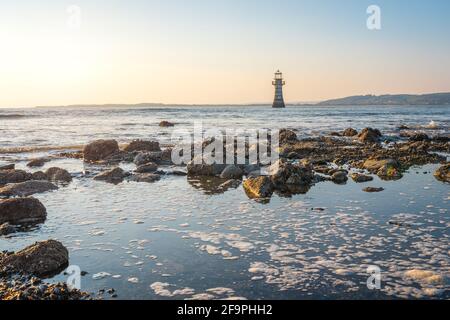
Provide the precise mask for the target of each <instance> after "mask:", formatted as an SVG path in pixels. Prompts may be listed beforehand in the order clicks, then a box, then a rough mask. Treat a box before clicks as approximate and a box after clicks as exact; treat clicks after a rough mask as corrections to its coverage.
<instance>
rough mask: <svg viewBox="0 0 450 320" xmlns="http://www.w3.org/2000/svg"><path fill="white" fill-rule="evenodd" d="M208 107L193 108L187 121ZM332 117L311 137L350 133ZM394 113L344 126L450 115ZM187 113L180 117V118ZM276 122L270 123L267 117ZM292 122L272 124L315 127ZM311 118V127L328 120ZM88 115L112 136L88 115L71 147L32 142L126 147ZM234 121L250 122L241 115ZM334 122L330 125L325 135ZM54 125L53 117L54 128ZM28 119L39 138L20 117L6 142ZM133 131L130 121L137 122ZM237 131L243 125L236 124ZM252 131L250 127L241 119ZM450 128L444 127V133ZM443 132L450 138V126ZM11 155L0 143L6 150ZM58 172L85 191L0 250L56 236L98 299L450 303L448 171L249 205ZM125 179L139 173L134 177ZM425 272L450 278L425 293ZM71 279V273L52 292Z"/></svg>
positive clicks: (318, 188) (188, 185) (65, 190)
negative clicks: (370, 281) (417, 273)
mask: <svg viewBox="0 0 450 320" xmlns="http://www.w3.org/2000/svg"><path fill="white" fill-rule="evenodd" d="M340 109H341V108H340ZM343 109H345V108H343ZM392 109H395V108H392ZM392 109H389V110H390V111H389V112H393V111H392ZM196 110H197V109H195V110H194V111H192V110H191V111H189V112H190V113H191V115H190V116H189V117H192V113H194V112H197V111H196ZM233 110H235V109H233ZM325 110H328V111H330V113H332V114H331V115H328V114H326V113H325V114H322V117H323V121H322V122H319V124H317V129H316V128H314V129H313V128H312V127H313V126H312V125H311V132H313V131H315V130H319V131H320V130H338V128H337V127H336V126H337V123H338V122H339V121H337V120H336V119H338V118H339V116H337V115H336V114H337V113H339V111H337V110H334V109H325ZM382 110H384V111H385V112H381V114H382V115H381V116H380V117H378V116H377V117H375V116H374V115H373V110H372V115H361V116H355V117H350V114H351V113H352V111H351V110H347V111H346V112H347V116H346V117H347V120H341V122H342V123H341V122H340V123H341V126H342V128H344V127H347V126H353V127H356V128H360V127H363V126H366V125H367V122H366V121H367V119H371V120H372V121H371V122H370V123H371V126H373V127H378V128H382V129H383V128H385V130H387V129H386V128H388V127H389V128H391V130H392V132H393V131H394V130H395V127H396V126H397V125H398V124H399V123H406V124H408V125H412V124H414V125H417V126H420V125H426V124H427V123H429V122H430V121H431V120H435V121H437V119H438V118H439V117H440V118H439V119H441V120H446V121H448V119H449V114H448V113H449V109H448V108H445V109H438V110H440V112H442V113H441V114H440V116H439V117H437V116H436V114H432V115H428V114H427V115H424V114H422V115H421V116H416V115H414V114H412V115H408V116H409V117H410V118H408V119H410V120H404V121H399V120H398V119H399V118H401V116H400V115H398V114H397V115H395V116H392V115H389V112H388V111H387V110H388V109H382ZM395 110H398V109H395ZM414 110H416V109H414ZM444 111H445V112H444ZM24 112H28V111H24ZM30 112H37V111H35V110H34V111H30ZM46 112H47V111H46ZM88 112H100V113H101V111H88ZM108 112H109V111H108ZM111 112H112V113H114V112H116V111H114V112H113V111H111ZM117 112H123V113H125V114H128V113H133V112H136V115H134V116H133V117H136V119H140V120H139V121H140V122H139V123H140V125H137V126H136V127H138V128H141V129H142V127H141V126H144V123H145V121H147V120H148V121H149V123H150V124H151V125H152V126H155V128H153V129H151V130H149V132H155V133H157V135H158V137H161V136H160V134H161V132H159V129H158V128H156V124H155V121H156V120H159V119H169V120H173V121H175V122H178V121H179V122H181V121H182V119H181V116H172V117H170V116H169V114H170V111H159V112H153V111H151V112H150V113H152V114H153V115H152V116H151V117H153V118H152V119H153V120H152V121H153V122H151V121H150V120H149V119H147V120H144V119H145V117H144V118H140V117H139V116H138V115H137V114H139V113H144V114H145V113H146V112H147V111H145V112H144V111H141V110H139V111H127V110H125V111H117ZM182 112H183V111H174V113H173V114H172V115H174V114H178V113H180V114H181V113H182ZM264 112H267V113H269V114H270V113H272V111H267V110H262V111H261V112H260V113H261V114H263V113H264ZM286 112H287V113H289V112H293V113H294V114H296V115H297V116H298V117H299V119H297V118H296V117H295V116H294V114H291V116H290V117H287V118H283V116H282V115H281V114H277V116H276V117H277V118H276V119H279V118H283V119H282V120H276V121H275V120H271V123H272V122H274V124H275V125H279V126H280V127H285V126H289V127H294V128H304V127H306V126H309V125H305V124H304V123H307V122H305V121H304V119H305V117H306V116H305V115H302V116H300V114H301V113H302V112H303V111H300V110H297V109H296V110H294V111H286ZM305 112H306V111H305ZM308 112H310V115H309V117H310V119H313V114H314V113H315V112H319V111H315V110H309V111H308ZM322 112H323V110H322ZM341 112H344V111H343V110H341ZM366 112H368V111H366ZM15 113H17V111H15ZM212 113H213V114H215V115H216V116H218V115H222V114H225V113H226V112H225V111H223V112H221V111H218V110H215V111H211V110H209V111H207V114H208V115H209V116H210V117H211V118H210V123H213V122H214V121H216V122H218V121H222V118H220V119H219V118H213V116H212V115H211V114H212ZM76 114H78V115H79V117H81V118H83V119H85V121H87V122H89V123H91V124H92V126H93V125H94V123H96V121H97V120H98V121H97V122H100V123H105V127H102V126H99V128H97V129H96V130H93V129H92V127H91V125H87V126H86V128H85V129H84V130H81V129H80V128H79V127H78V126H79V125H80V121H78V120H79V119H78V118H77V119H72V122H73V123H76V125H75V124H74V126H76V127H78V128H76V129H74V128H64V129H61V130H64V132H68V131H71V130H72V131H74V132H77V133H76V134H75V133H74V135H75V136H73V137H70V134H68V135H65V134H63V133H62V132H61V131H57V132H58V134H55V133H53V134H52V135H50V134H49V133H48V132H46V131H45V126H42V127H41V129H39V130H42V132H45V134H43V135H41V134H40V133H37V134H34V136H35V138H36V137H38V138H39V139H42V140H48V143H49V144H51V145H55V144H60V145H68V144H77V143H83V142H85V141H87V140H90V139H91V138H92V137H94V136H95V137H97V136H96V132H103V134H104V135H105V136H108V137H111V136H112V137H123V135H121V134H120V132H119V131H118V130H116V129H117V128H116V127H115V126H114V123H115V121H112V120H111V123H108V121H107V118H108V117H107V116H106V115H105V116H101V117H100V118H101V119H96V117H95V116H94V115H91V117H92V118H90V117H89V116H87V115H82V114H83V112H82V111H80V110H77V111H76ZM232 114H237V115H240V116H241V117H242V116H243V118H245V117H246V115H245V113H241V112H240V111H238V110H236V111H232ZM252 114H255V112H253V113H252ZM261 114H255V115H254V117H253V118H252V119H253V120H252V119H250V122H251V121H255V123H259V124H261V123H263V120H264V119H263V116H262V115H261ZM228 116H230V114H228ZM61 117H62V118H64V119H66V120H64V119H62V120H61V121H60V122H58V124H57V126H58V128H63V127H64V125H62V123H64V121H67V122H68V121H69V120H68V119H70V116H68V115H66V116H61ZM65 117H67V118H65ZM111 117H112V119H116V118H117V119H119V118H120V116H118V115H112V116H111ZM126 117H128V116H126ZM149 117H150V116H149ZM186 117H188V116H186ZM328 117H329V119H330V120H329V121H330V123H331V124H330V123H327V124H325V123H326V119H327V118H328ZM366 117H367V118H366ZM50 118H51V117H50V116H49V118H48V119H47V118H45V117H44V119H46V120H45V121H48V122H50V120H49V119H50ZM344 118H345V117H344ZM350 118H352V119H350ZM387 118H389V120H387ZM413 118H414V119H415V122H414V121H413V120H411V119H413ZM33 119H34V120H33ZM59 119H60V118H58V120H59ZM380 119H381V120H380ZM0 121H1V123H2V129H5V127H4V122H3V120H0ZM12 121H14V122H15V123H16V124H15V126H14V125H13V124H12ZM21 121H30V122H31V123H33V125H34V126H35V127H38V126H37V125H36V123H35V122H36V121H37V120H36V119H35V118H29V119H27V120H25V119H23V118H20V119H15V120H11V119H9V120H7V122H11V123H10V124H8V125H7V126H8V127H9V128H10V129H8V130H6V131H7V132H8V135H12V134H11V132H10V130H13V131H14V130H16V131H15V132H18V131H20V130H25V129H26V130H37V129H32V128H31V126H30V127H27V126H26V124H24V123H21ZM43 121H44V120H43ZM129 121H130V122H132V121H131V120H130V119H127V120H126V122H129ZM186 121H187V120H186ZM225 121H230V122H233V121H237V123H239V119H237V120H236V119H233V117H229V118H228V120H225ZM333 121H334V122H333ZM156 122H157V121H156ZM386 122H388V123H389V124H386ZM391 122H392V123H391ZM124 123H125V122H124ZM244 123H247V124H248V122H245V121H244V120H242V125H244ZM265 123H266V124H267V121H265ZM443 123H445V121H441V122H440V124H441V127H442V124H443ZM364 124H365V125H364ZM55 126H56V124H55ZM12 127H15V129H11V128H12ZM131 128H132V129H127V130H128V131H129V132H130V134H131V133H132V134H133V135H135V136H136V137H144V136H145V134H146V133H145V132H146V131H145V130H144V129H142V131H139V130H135V127H131ZM339 128H340V127H339ZM91 130H93V131H91ZM108 130H111V134H110V135H108ZM164 130H165V129H164ZM441 130H442V129H441ZM444 131H447V132H444V133H448V130H447V129H444ZM122 133H123V132H122ZM149 135H150V136H151V135H152V133H149ZM2 139H5V138H4V137H2ZM52 139H53V140H52ZM18 141H22V143H23V145H29V144H30V141H31V136H30V135H28V134H27V135H25V136H23V137H20V138H18V139H17V140H16V141H15V143H16V144H18ZM5 145H7V144H5V143H3V144H1V143H0V147H1V146H5ZM10 145H14V144H13V143H11V144H10ZM19 145H20V143H19ZM35 145H36V146H41V145H45V143H43V144H41V143H36V144H35ZM4 156H5V157H7V158H8V157H11V158H15V159H16V160H18V161H19V163H18V167H19V168H20V167H22V168H24V167H25V163H26V162H25V161H24V160H21V159H22V158H27V157H30V156H35V155H30V154H20V155H4ZM49 166H59V167H63V168H66V169H68V170H69V171H70V172H71V173H73V174H74V175H75V179H74V181H73V182H72V183H71V184H70V185H68V186H61V188H60V190H58V191H56V192H51V193H45V194H41V195H36V197H37V198H39V199H40V200H41V201H42V202H43V203H44V205H45V206H46V207H47V211H48V218H47V221H46V222H45V224H43V225H41V226H39V227H37V228H36V229H34V230H32V231H30V232H26V233H19V234H15V235H14V236H13V237H11V238H0V250H19V249H21V248H23V247H25V246H27V245H30V244H32V243H34V242H35V241H38V240H44V239H49V238H53V239H58V240H60V241H61V242H63V244H64V245H65V246H67V247H68V249H69V251H70V264H71V265H78V266H80V268H81V270H83V271H87V272H89V273H88V274H87V275H86V276H84V277H82V280H81V285H82V289H83V290H85V291H88V292H93V293H96V292H98V290H100V289H109V288H114V289H116V290H117V294H118V298H124V299H169V298H176V299H189V298H229V297H233V298H236V297H243V298H247V299H266V298H267V299H269V298H271V299H310V298H314V299H330V298H338V299H349V298H377V299H386V298H387V299H389V298H429V297H432V298H441V299H442V298H443V299H448V298H450V295H449V290H448V289H449V287H448V276H449V275H450V264H449V252H450V251H449V250H450V247H449V236H450V234H449V231H448V230H449V229H448V228H449V226H450V219H449V212H448V210H449V200H450V189H449V186H448V185H447V184H444V183H441V182H439V181H437V180H436V179H435V178H434V177H433V175H432V172H434V170H435V169H436V168H437V166H436V165H428V166H425V167H420V168H411V169H410V170H409V172H408V173H406V174H405V176H404V178H403V179H401V180H399V181H392V182H385V181H381V180H379V179H378V178H377V177H375V180H374V181H372V182H369V183H365V184H356V183H354V182H353V181H349V182H348V183H347V184H346V185H335V184H333V183H331V182H323V183H319V184H317V185H315V186H313V187H312V188H311V189H310V190H309V192H308V193H307V194H305V195H295V196H293V197H291V198H283V197H279V196H277V195H274V196H273V198H272V199H271V201H270V203H268V204H262V203H258V202H255V201H253V200H250V199H248V198H247V196H246V195H245V192H244V191H243V189H242V186H240V187H239V188H237V189H230V190H228V191H227V192H225V193H222V194H217V193H214V192H211V190H210V189H208V188H207V187H206V186H207V184H202V183H200V182H199V181H189V180H187V178H186V177H175V176H165V177H163V179H162V180H161V181H159V182H157V183H153V184H147V183H134V182H129V183H127V182H125V183H122V184H119V185H116V186H114V185H110V184H106V183H102V182H97V181H93V180H92V178H89V177H86V176H85V175H84V172H85V171H86V170H88V171H95V170H98V168H95V167H90V166H85V165H84V164H83V163H82V161H80V160H73V159H64V160H55V161H52V162H50V163H47V164H46V167H49ZM124 168H125V169H129V170H131V169H133V166H132V165H126V166H124ZM44 169H45V167H44ZM366 186H374V187H383V188H385V191H383V192H381V193H371V194H369V193H365V192H363V191H362V189H363V188H364V187H366ZM390 222H391V223H390ZM392 223H395V224H392ZM399 224H401V226H399ZM368 265H376V266H378V267H380V269H381V272H382V274H381V275H382V278H381V280H382V282H381V285H382V286H381V290H368V289H367V285H366V281H367V278H368V277H369V274H368V273H367V266H368ZM413 269H420V270H427V271H432V272H434V273H436V274H440V275H443V276H444V277H447V279H445V278H444V281H443V282H440V283H438V284H436V283H433V284H429V283H428V284H427V283H423V282H420V281H419V280H414V279H410V278H408V277H406V276H405V272H407V271H408V270H413ZM102 273H103V274H102ZM66 278H67V276H65V275H63V274H60V275H58V276H56V277H55V278H53V279H51V281H65V280H66ZM104 298H109V295H108V294H105V295H104Z"/></svg>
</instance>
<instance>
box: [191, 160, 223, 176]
mask: <svg viewBox="0 0 450 320" xmlns="http://www.w3.org/2000/svg"><path fill="white" fill-rule="evenodd" d="M226 166H227V165H225V164H217V163H213V164H207V163H205V162H204V161H203V159H202V158H201V156H199V158H195V159H194V160H192V161H190V162H189V163H188V164H187V172H188V175H190V176H218V175H220V174H221V173H222V171H223V170H224V169H225V168H226Z"/></svg>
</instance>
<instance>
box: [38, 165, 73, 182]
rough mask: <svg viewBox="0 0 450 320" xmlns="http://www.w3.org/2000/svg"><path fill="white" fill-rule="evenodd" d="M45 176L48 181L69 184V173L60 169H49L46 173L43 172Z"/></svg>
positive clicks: (70, 177)
mask: <svg viewBox="0 0 450 320" xmlns="http://www.w3.org/2000/svg"><path fill="white" fill-rule="evenodd" d="M45 175H46V176H47V179H48V180H50V181H56V182H71V181H72V176H71V175H70V173H69V172H68V171H67V170H65V169H61V168H56V167H53V168H49V169H48V170H47V171H45Z"/></svg>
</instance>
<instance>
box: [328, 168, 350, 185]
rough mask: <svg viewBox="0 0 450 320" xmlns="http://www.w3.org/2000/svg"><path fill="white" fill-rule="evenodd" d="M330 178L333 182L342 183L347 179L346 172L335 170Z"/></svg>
mask: <svg viewBox="0 0 450 320" xmlns="http://www.w3.org/2000/svg"><path fill="white" fill-rule="evenodd" d="M331 180H332V181H333V182H334V183H337V184H343V183H345V182H347V180H348V177H347V172H345V171H337V172H335V173H333V175H332V176H331Z"/></svg>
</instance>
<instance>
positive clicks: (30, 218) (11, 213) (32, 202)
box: [0, 198, 47, 225]
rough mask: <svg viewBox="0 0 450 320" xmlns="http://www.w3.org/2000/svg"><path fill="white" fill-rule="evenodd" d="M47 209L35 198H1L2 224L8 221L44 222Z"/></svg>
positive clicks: (15, 223) (17, 223)
mask: <svg viewBox="0 0 450 320" xmlns="http://www.w3.org/2000/svg"><path fill="white" fill-rule="evenodd" d="M46 217H47V210H46V209H45V207H44V205H43V204H42V203H41V202H40V201H39V200H38V199H35V198H13V199H6V200H0V224H3V223H5V222H8V223H10V224H13V225H20V224H33V223H41V222H44V221H45V219H46Z"/></svg>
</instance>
